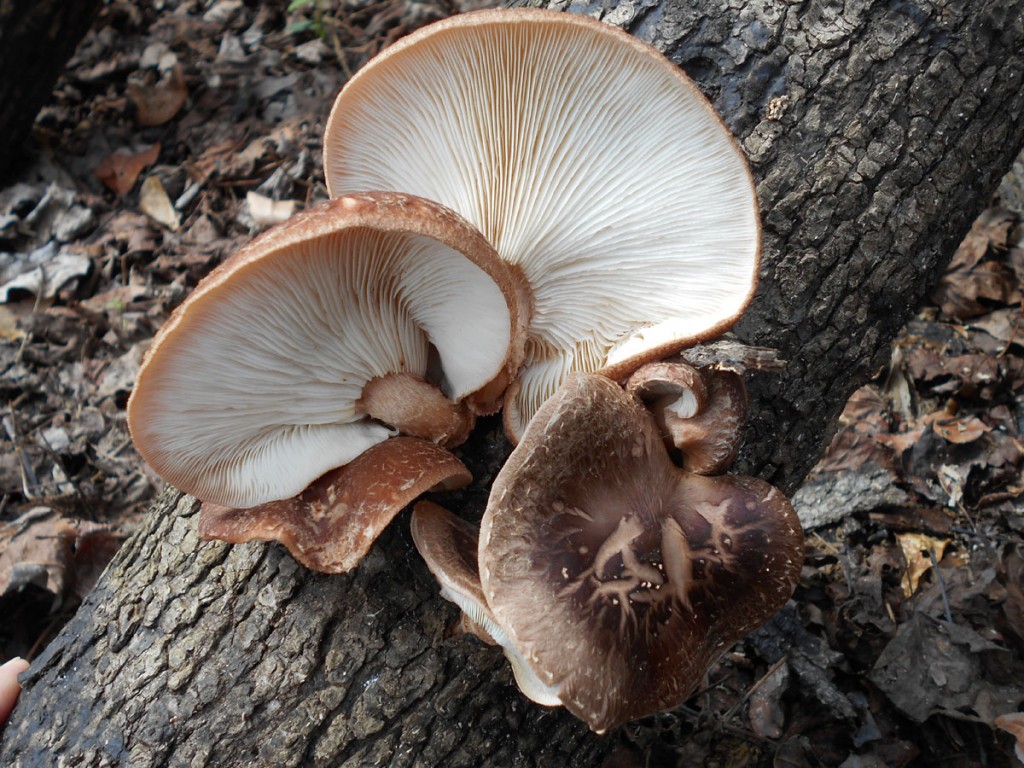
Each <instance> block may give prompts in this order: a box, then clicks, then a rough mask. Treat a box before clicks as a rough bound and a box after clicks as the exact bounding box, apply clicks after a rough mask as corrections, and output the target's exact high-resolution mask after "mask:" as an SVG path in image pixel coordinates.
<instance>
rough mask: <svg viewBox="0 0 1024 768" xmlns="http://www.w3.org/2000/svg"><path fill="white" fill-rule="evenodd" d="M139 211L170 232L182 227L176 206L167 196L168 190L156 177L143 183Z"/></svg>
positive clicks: (150, 177) (149, 178) (151, 177)
mask: <svg viewBox="0 0 1024 768" xmlns="http://www.w3.org/2000/svg"><path fill="white" fill-rule="evenodd" d="M139 209H140V210H141V211H142V212H143V213H144V214H146V215H147V216H149V217H150V218H151V219H153V221H155V222H157V223H158V224H163V225H164V226H165V227H167V228H168V229H170V230H177V229H178V227H180V226H181V220H180V219H179V218H178V212H177V211H176V210H174V204H173V203H172V202H171V198H170V197H168V196H167V190H165V189H164V185H163V184H161V183H160V179H158V178H157V177H156V176H149V177H148V178H147V179H146V180H145V181H144V182H142V189H141V190H140V191H139Z"/></svg>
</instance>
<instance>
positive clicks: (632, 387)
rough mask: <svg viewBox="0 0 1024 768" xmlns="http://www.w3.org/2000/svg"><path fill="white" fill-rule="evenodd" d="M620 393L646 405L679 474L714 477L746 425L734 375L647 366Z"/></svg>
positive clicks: (741, 388) (739, 381) (743, 393)
mask: <svg viewBox="0 0 1024 768" xmlns="http://www.w3.org/2000/svg"><path fill="white" fill-rule="evenodd" d="M626 391H627V392H629V393H630V394H632V395H633V396H635V397H637V398H638V399H639V400H641V401H642V402H643V403H644V404H646V405H647V407H648V409H649V410H650V411H651V413H652V414H653V415H654V419H655V421H656V422H657V423H658V427H659V428H660V429H661V434H662V436H663V437H664V438H665V441H666V442H667V443H668V444H669V445H670V446H671V447H672V448H674V449H676V450H678V451H679V453H680V455H681V456H682V465H683V468H684V469H686V470H688V471H690V472H695V473H697V474H699V475H717V474H719V473H721V472H724V471H725V470H726V469H728V467H729V465H730V464H732V461H733V459H734V458H736V451H737V450H738V449H739V444H740V438H741V437H742V430H743V425H744V424H745V423H746V421H747V388H746V386H745V385H744V384H743V377H742V376H740V375H739V374H738V373H736V372H735V371H730V370H725V369H717V368H705V369H703V370H702V371H698V370H697V369H696V368H693V367H691V366H689V365H687V364H686V363H673V362H660V363H651V364H649V365H645V366H643V367H641V368H639V369H638V370H637V371H636V372H635V373H634V374H633V375H632V376H630V377H629V379H628V380H627V381H626Z"/></svg>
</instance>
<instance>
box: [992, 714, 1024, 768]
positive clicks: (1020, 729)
mask: <svg viewBox="0 0 1024 768" xmlns="http://www.w3.org/2000/svg"><path fill="white" fill-rule="evenodd" d="M995 725H996V728H1001V729H1002V730H1004V731H1006V732H1007V733H1009V734H1010V735H1012V736H1013V737H1014V738H1015V739H1016V740H1017V743H1016V744H1015V745H1014V747H1013V752H1014V754H1015V755H1017V759H1018V760H1020V761H1021V762H1022V763H1024V712H1011V713H1010V714H1008V715H1000V716H999V717H997V718H996V723H995Z"/></svg>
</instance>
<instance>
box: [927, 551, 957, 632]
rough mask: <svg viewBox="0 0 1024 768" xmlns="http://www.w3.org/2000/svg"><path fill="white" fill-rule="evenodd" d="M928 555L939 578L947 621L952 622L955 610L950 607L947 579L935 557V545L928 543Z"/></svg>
mask: <svg viewBox="0 0 1024 768" xmlns="http://www.w3.org/2000/svg"><path fill="white" fill-rule="evenodd" d="M928 557H929V558H930V559H931V561H932V570H933V571H935V577H936V578H937V579H938V580H939V593H940V594H941V595H942V605H943V607H944V608H945V609H946V621H947V622H948V623H950V624H952V623H953V612H952V611H951V610H950V608H949V596H948V595H947V594H946V580H945V579H944V578H942V571H940V570H939V561H938V560H936V558H935V547H933V546H932V545H931V544H929V545H928Z"/></svg>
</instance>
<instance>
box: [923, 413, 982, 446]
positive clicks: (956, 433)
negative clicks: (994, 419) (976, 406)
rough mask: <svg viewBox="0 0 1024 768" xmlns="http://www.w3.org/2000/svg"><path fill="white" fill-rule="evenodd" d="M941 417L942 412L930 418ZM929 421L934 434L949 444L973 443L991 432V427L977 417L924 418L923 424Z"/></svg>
mask: <svg viewBox="0 0 1024 768" xmlns="http://www.w3.org/2000/svg"><path fill="white" fill-rule="evenodd" d="M943 415H944V414H943V413H942V412H939V413H937V414H932V416H939V417H942V416H943ZM929 420H931V424H932V429H934V430H935V434H937V435H938V436H939V437H941V438H942V439H943V440H948V441H949V442H951V443H973V442H974V441H975V440H977V439H978V438H979V437H981V436H982V435H984V434H985V433H986V432H991V431H992V427H990V426H988V424H986V423H985V422H983V421H982V420H981V419H979V418H978V417H977V416H952V417H947V418H936V419H927V418H926V419H924V422H925V423H927V422H928V421H929Z"/></svg>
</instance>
